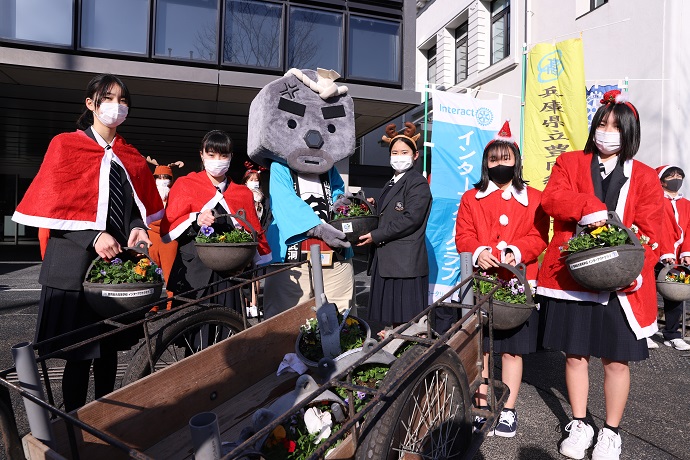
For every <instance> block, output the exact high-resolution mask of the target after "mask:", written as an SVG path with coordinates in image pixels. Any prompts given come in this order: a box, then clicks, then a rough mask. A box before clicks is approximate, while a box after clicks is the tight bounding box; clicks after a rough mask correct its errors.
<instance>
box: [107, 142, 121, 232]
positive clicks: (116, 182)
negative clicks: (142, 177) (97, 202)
mask: <svg viewBox="0 0 690 460" xmlns="http://www.w3.org/2000/svg"><path fill="white" fill-rule="evenodd" d="M108 149H110V146H109V145H108V146H107V147H106V150H108ZM121 171H122V168H121V167H120V165H119V164H117V163H116V162H114V161H111V162H110V200H109V202H108V207H109V219H110V223H111V224H112V225H113V226H114V227H115V228H117V229H120V230H123V231H124V227H125V194H124V191H123V190H122V174H121Z"/></svg>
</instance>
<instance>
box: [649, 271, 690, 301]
mask: <svg viewBox="0 0 690 460" xmlns="http://www.w3.org/2000/svg"><path fill="white" fill-rule="evenodd" d="M656 289H657V291H659V294H661V297H663V298H664V299H668V300H671V301H674V302H683V301H685V300H690V267H688V266H686V265H673V264H668V265H665V266H664V268H662V269H661V270H660V271H659V274H658V275H657V277H656Z"/></svg>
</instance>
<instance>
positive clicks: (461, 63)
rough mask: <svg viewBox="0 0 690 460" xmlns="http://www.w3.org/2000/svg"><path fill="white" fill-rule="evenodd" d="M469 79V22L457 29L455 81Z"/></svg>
mask: <svg viewBox="0 0 690 460" xmlns="http://www.w3.org/2000/svg"><path fill="white" fill-rule="evenodd" d="M466 79H467V23H464V24H461V25H460V27H458V28H457V29H455V83H456V84H457V83H460V82H461V81H464V80H466Z"/></svg>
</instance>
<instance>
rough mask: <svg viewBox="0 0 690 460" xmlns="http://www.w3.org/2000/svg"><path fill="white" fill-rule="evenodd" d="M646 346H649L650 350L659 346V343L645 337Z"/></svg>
mask: <svg viewBox="0 0 690 460" xmlns="http://www.w3.org/2000/svg"><path fill="white" fill-rule="evenodd" d="M647 348H649V349H650V350H651V349H653V348H659V344H658V343H656V342H655V341H654V340H652V339H651V338H649V337H647Z"/></svg>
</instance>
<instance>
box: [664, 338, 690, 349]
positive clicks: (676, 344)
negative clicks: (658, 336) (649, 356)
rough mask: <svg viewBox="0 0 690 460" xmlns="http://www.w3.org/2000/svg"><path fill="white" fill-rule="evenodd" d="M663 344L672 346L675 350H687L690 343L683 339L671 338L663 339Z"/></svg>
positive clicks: (689, 347)
mask: <svg viewBox="0 0 690 460" xmlns="http://www.w3.org/2000/svg"><path fill="white" fill-rule="evenodd" d="M664 345H666V346H667V347H673V348H675V349H676V350H680V351H687V350H690V344H688V342H686V341H685V340H683V339H671V340H666V341H664Z"/></svg>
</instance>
